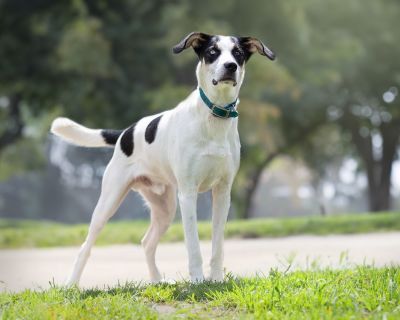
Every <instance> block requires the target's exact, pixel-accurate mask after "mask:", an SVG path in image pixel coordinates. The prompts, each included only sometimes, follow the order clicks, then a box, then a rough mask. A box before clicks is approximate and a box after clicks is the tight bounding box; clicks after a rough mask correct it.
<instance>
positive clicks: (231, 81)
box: [212, 77, 237, 87]
mask: <svg viewBox="0 0 400 320" xmlns="http://www.w3.org/2000/svg"><path fill="white" fill-rule="evenodd" d="M212 83H213V85H214V86H216V85H217V84H219V83H224V84H232V85H233V86H234V87H235V86H236V85H237V82H236V79H234V78H233V77H222V78H221V79H219V80H215V79H213V80H212Z"/></svg>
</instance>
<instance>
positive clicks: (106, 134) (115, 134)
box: [101, 129, 123, 146]
mask: <svg viewBox="0 0 400 320" xmlns="http://www.w3.org/2000/svg"><path fill="white" fill-rule="evenodd" d="M122 131H123V130H112V129H104V130H101V136H102V137H103V139H104V141H105V143H107V144H109V145H112V146H115V144H116V143H117V140H118V138H119V136H120V135H121V133H122Z"/></svg>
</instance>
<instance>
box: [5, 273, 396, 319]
mask: <svg viewBox="0 0 400 320" xmlns="http://www.w3.org/2000/svg"><path fill="white" fill-rule="evenodd" d="M0 318H1V319H159V318H160V319H183V318H188V319H217V318H220V319H230V320H231V319H399V318H400V268H399V267H385V268H380V269H378V268H373V267H370V266H360V267H356V268H355V269H345V270H330V269H323V270H308V271H295V272H278V271H275V270H271V271H270V273H269V275H268V276H267V277H255V278H234V277H233V276H227V277H226V279H225V281H224V282H222V283H215V282H204V283H200V284H191V283H188V282H179V283H176V284H159V285H148V286H146V285H143V284H135V283H130V284H126V285H122V286H118V287H115V288H108V289H105V290H100V289H91V290H79V289H77V288H72V289H63V288H57V287H52V288H51V289H49V290H45V291H39V292H34V291H29V290H27V291H24V292H22V293H3V294H0Z"/></svg>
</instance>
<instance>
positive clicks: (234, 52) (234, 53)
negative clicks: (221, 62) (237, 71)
mask: <svg viewBox="0 0 400 320" xmlns="http://www.w3.org/2000/svg"><path fill="white" fill-rule="evenodd" d="M232 53H233V55H234V56H235V57H240V56H241V55H242V52H241V51H240V50H239V49H233V52H232Z"/></svg>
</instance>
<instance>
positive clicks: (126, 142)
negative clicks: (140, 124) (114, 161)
mask: <svg viewBox="0 0 400 320" xmlns="http://www.w3.org/2000/svg"><path fill="white" fill-rule="evenodd" d="M135 125H136V123H134V124H133V125H131V126H130V127H129V128H128V129H126V130H125V131H124V133H123V134H122V138H121V142H120V145H121V150H122V152H123V153H125V155H126V156H127V157H129V156H131V155H132V153H133V148H134V135H133V134H134V132H135Z"/></svg>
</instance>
